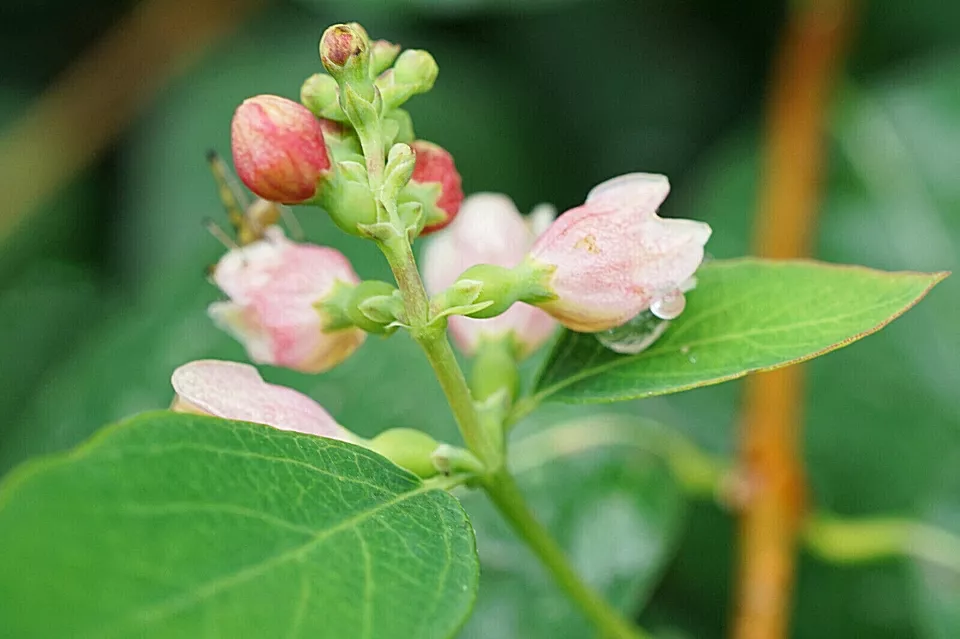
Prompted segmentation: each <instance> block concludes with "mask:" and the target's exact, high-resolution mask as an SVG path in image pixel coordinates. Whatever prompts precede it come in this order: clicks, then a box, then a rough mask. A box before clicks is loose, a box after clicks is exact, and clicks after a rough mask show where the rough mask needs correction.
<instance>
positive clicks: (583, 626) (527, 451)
mask: <svg viewBox="0 0 960 639" xmlns="http://www.w3.org/2000/svg"><path fill="white" fill-rule="evenodd" d="M638 433H643V435H647V434H648V433H647V432H646V430H645V429H644V428H643V427H642V424H638V423H636V420H635V419H634V418H629V419H624V418H622V417H618V416H609V415H608V416H604V415H596V416H590V417H588V418H585V419H582V420H578V421H575V422H570V423H567V424H564V425H558V426H553V427H548V428H547V429H546V430H544V431H541V432H539V433H537V434H535V435H532V436H527V437H524V438H523V439H520V440H518V441H517V442H515V445H514V446H513V447H512V449H511V456H512V458H513V462H514V463H513V467H514V469H515V471H516V473H517V481H518V482H519V483H520V485H521V488H522V489H523V492H524V494H525V495H526V496H527V498H528V499H529V500H530V504H531V506H532V507H533V509H534V511H535V512H536V514H537V517H538V518H539V519H540V520H541V522H542V523H543V524H544V525H545V526H547V528H548V529H549V530H550V532H551V533H552V534H553V536H554V537H555V538H556V539H557V541H558V542H559V543H560V544H561V546H563V548H564V550H565V551H566V552H567V555H568V556H569V557H570V560H571V561H572V563H573V564H574V567H575V568H576V569H577V571H578V573H579V574H580V575H582V576H583V577H584V578H585V579H586V580H587V581H588V582H589V583H590V584H591V586H593V587H594V588H596V589H598V590H599V591H600V592H601V593H602V594H603V595H604V596H605V597H606V598H607V599H608V600H609V601H611V602H612V603H613V604H614V605H615V606H617V608H619V609H620V610H621V611H622V612H623V613H624V614H625V615H627V616H631V617H632V616H633V615H635V614H636V613H637V612H638V611H639V610H640V609H642V607H643V604H644V602H645V601H646V600H647V599H648V597H649V596H650V593H651V592H652V589H653V587H654V585H655V584H656V581H657V579H658V578H659V577H660V574H661V571H662V570H663V567H664V565H665V564H666V561H667V559H668V558H669V556H670V554H671V552H672V551H673V549H674V547H675V545H676V542H677V540H678V538H679V535H680V533H681V531H682V524H683V521H684V512H685V503H684V498H683V495H682V493H681V490H680V488H679V486H678V485H677V483H676V482H675V481H674V479H673V477H672V475H671V474H670V473H669V471H668V470H667V469H666V468H665V467H664V466H663V465H662V464H661V463H660V462H659V461H658V460H656V459H655V458H653V457H652V456H651V455H650V454H648V453H646V452H645V451H644V448H645V447H644V445H643V443H644V442H642V441H641V439H640V438H639V437H637V434H638ZM572 478H575V479H574V480H573V481H571V479H572ZM463 504H464V507H465V508H466V509H467V511H468V512H469V513H470V520H471V521H472V522H473V525H474V527H475V528H476V530H477V546H478V549H479V551H480V556H481V560H482V563H483V574H482V576H481V585H480V593H479V597H478V599H477V607H476V610H475V611H474V614H473V615H472V616H471V618H470V620H469V621H468V622H467V625H466V627H465V628H464V630H463V632H462V633H461V635H459V636H460V639H485V638H488V637H489V638H493V637H495V638H496V639H581V638H583V637H592V636H593V634H594V632H593V631H592V629H591V627H590V624H589V622H587V621H586V620H585V619H584V618H583V616H582V615H581V613H580V612H579V611H577V609H576V608H574V607H572V606H571V605H570V604H569V601H568V600H567V599H566V596H565V595H564V594H563V593H562V592H561V591H560V590H559V589H558V588H557V586H556V584H555V583H554V582H553V581H552V579H551V578H550V576H549V575H548V574H547V573H546V571H545V570H544V568H543V566H541V565H540V563H539V562H538V561H537V560H536V558H535V557H534V556H533V555H532V554H531V552H530V550H529V549H528V548H526V547H525V546H524V545H523V543H522V542H520V541H519V540H518V539H517V538H516V536H515V535H514V534H513V533H512V531H511V530H510V529H509V528H508V527H507V525H506V524H505V523H504V522H503V519H502V518H501V517H500V516H499V514H498V513H497V512H496V511H495V510H494V508H493V507H492V506H491V505H490V503H489V501H487V500H486V499H485V497H484V496H483V495H481V494H479V493H470V494H468V495H466V496H464V498H463Z"/></svg>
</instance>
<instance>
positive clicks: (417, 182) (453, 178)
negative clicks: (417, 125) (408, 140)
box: [400, 140, 463, 235]
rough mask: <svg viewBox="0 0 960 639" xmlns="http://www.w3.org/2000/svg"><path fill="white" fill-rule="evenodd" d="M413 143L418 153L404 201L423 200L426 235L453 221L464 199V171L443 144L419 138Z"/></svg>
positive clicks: (424, 230)
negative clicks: (458, 167) (462, 180)
mask: <svg viewBox="0 0 960 639" xmlns="http://www.w3.org/2000/svg"><path fill="white" fill-rule="evenodd" d="M410 147H411V148H412V149H413V150H414V152H416V154H417V162H416V166H415V167H414V169H413V175H412V176H411V178H410V183H409V184H408V185H407V187H406V188H405V189H404V191H403V193H402V194H401V196H400V201H401V202H420V203H421V204H422V205H423V213H424V216H425V217H426V222H425V225H424V229H423V233H422V234H423V235H427V234H429V233H433V232H435V231H439V230H440V229H442V228H443V227H445V226H446V225H448V224H450V222H452V221H453V218H454V217H455V216H456V215H457V212H458V211H459V210H460V203H461V202H463V189H462V187H461V180H460V173H459V172H457V167H456V165H455V164H454V162H453V156H452V155H450V154H449V153H448V152H447V151H446V150H444V149H443V147H440V146H438V145H436V144H432V143H430V142H426V141H424V140H417V141H416V142H413V143H412V144H411V145H410Z"/></svg>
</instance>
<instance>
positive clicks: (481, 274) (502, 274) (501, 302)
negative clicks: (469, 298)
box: [457, 264, 519, 318]
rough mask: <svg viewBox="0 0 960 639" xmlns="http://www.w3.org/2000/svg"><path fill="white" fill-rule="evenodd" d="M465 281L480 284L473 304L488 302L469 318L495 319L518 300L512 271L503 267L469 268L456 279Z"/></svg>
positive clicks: (476, 266)
mask: <svg viewBox="0 0 960 639" xmlns="http://www.w3.org/2000/svg"><path fill="white" fill-rule="evenodd" d="M465 280H470V281H472V282H479V284H480V286H479V292H478V294H477V297H476V299H475V300H474V301H475V302H477V303H483V302H490V303H489V304H488V305H487V306H486V307H485V308H484V309H483V310H481V311H478V312H474V313H472V314H471V317H479V318H487V317H496V316H497V315H500V314H501V313H503V312H504V311H506V310H507V309H508V308H510V307H511V306H512V305H513V303H514V302H516V301H517V300H518V299H519V298H518V296H517V282H516V278H515V277H514V274H513V271H512V270H511V269H508V268H504V267H503V266H497V265H495V264H477V265H475V266H471V267H470V268H468V269H467V270H466V271H464V272H463V273H461V274H460V277H458V278H457V281H465ZM474 286H476V284H474Z"/></svg>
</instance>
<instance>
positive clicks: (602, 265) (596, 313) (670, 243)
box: [530, 173, 711, 332]
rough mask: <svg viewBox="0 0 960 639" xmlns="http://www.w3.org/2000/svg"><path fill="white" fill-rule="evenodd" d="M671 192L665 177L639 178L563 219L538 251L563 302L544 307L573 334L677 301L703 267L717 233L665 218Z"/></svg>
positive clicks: (611, 186) (622, 181)
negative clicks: (708, 244) (659, 213)
mask: <svg viewBox="0 0 960 639" xmlns="http://www.w3.org/2000/svg"><path fill="white" fill-rule="evenodd" d="M669 192H670V184H669V182H668V181H667V178H666V177H665V176H663V175H653V174H648V173H631V174H629V175H622V176H620V177H617V178H613V179H612V180H608V181H606V182H604V183H602V184H600V185H599V186H597V187H595V188H594V189H593V190H592V191H590V193H589V194H588V195H587V201H586V202H585V203H584V204H583V205H582V206H579V207H577V208H575V209H571V210H570V211H567V212H566V213H564V214H563V215H561V216H560V217H559V218H558V219H557V221H556V222H554V223H553V225H552V226H551V227H550V228H548V229H547V230H546V231H545V232H544V234H543V235H541V236H540V239H538V240H537V242H536V243H535V244H534V246H533V249H532V250H531V251H530V257H531V258H532V259H533V260H534V262H535V263H537V264H538V265H542V266H548V267H555V269H556V270H555V271H554V272H553V274H552V276H551V278H550V284H549V286H550V288H551V289H552V290H553V292H554V293H555V294H556V295H557V299H555V300H552V301H549V302H545V303H542V304H539V306H540V307H541V308H543V309H544V310H546V311H547V312H548V313H550V314H551V315H553V316H554V317H555V318H557V319H558V320H560V323H561V324H563V325H564V326H566V327H567V328H570V329H572V330H575V331H582V332H596V331H602V330H606V329H609V328H613V327H615V326H620V325H621V324H623V323H624V322H626V321H628V320H629V319H631V318H632V317H634V316H636V315H637V314H638V313H640V312H642V311H645V310H647V309H649V308H650V307H651V304H653V305H655V306H658V302H659V300H661V299H668V300H673V299H674V298H675V297H676V295H677V294H678V290H679V289H680V288H681V286H682V285H683V284H684V283H685V282H686V281H687V279H688V278H690V277H691V276H692V275H693V274H694V272H695V271H696V270H697V267H699V266H700V263H701V262H702V261H703V246H704V244H706V242H707V240H708V239H709V238H710V232H711V231H710V227H709V226H708V225H707V224H705V223H703V222H695V221H693V220H677V219H663V218H660V217H658V216H657V208H658V207H659V206H660V204H661V203H662V202H663V200H664V199H666V197H667V194H668V193H669ZM671 296H672V297H671ZM680 296H681V298H682V293H681V294H680ZM671 307H672V308H677V307H679V306H678V304H675V303H673V302H671ZM681 310H682V308H681ZM678 314H679V312H676V313H673V314H672V315H673V316H674V317H675V316H676V315H678ZM670 319H672V317H671V318H670Z"/></svg>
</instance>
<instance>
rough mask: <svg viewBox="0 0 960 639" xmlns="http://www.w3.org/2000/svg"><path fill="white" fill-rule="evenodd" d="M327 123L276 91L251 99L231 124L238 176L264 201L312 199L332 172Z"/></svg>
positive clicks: (234, 161) (235, 115)
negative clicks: (275, 92) (325, 131)
mask: <svg viewBox="0 0 960 639" xmlns="http://www.w3.org/2000/svg"><path fill="white" fill-rule="evenodd" d="M323 127H324V124H323V123H322V122H321V121H320V120H319V119H317V117H316V116H314V115H313V113H311V112H310V110H309V109H307V108H306V107H305V106H303V105H302V104H299V103H297V102H294V101H293V100H287V99H286V98H281V97H278V96H275V95H258V96H256V97H253V98H248V99H246V100H244V101H243V104H241V105H240V106H239V107H237V111H236V113H234V115H233V123H232V125H231V127H230V135H231V147H232V149H233V163H234V165H235V166H236V169H237V175H239V176H240V179H241V180H243V183H244V184H246V185H247V187H249V188H250V190H251V191H253V192H254V193H256V194H257V195H259V196H260V197H262V198H263V199H265V200H270V201H271V202H282V203H284V204H297V203H300V202H304V201H306V200H309V199H311V198H313V197H314V196H315V195H316V194H317V190H318V189H319V187H320V185H321V184H322V182H323V180H324V178H325V177H326V176H327V175H328V174H329V173H330V155H329V153H328V152H327V145H326V142H325V141H324V138H323Z"/></svg>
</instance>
